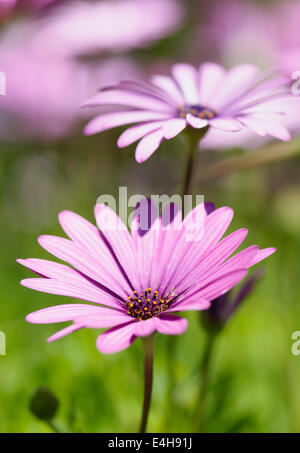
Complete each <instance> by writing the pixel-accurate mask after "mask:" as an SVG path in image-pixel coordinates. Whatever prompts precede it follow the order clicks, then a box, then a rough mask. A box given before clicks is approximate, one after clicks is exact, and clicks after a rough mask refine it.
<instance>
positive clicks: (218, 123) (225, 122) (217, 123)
mask: <svg viewBox="0 0 300 453" xmlns="http://www.w3.org/2000/svg"><path fill="white" fill-rule="evenodd" d="M209 125H210V126H212V127H214V128H216V129H220V130H221V131H229V132H238V131H240V130H241V129H242V127H243V126H242V124H241V123H240V122H239V121H236V120H233V119H230V118H214V119H212V120H209Z"/></svg>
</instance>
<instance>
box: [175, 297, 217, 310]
mask: <svg viewBox="0 0 300 453" xmlns="http://www.w3.org/2000/svg"><path fill="white" fill-rule="evenodd" d="M210 306H211V303H210V302H209V301H208V300H205V299H199V298H198V297H190V298H187V299H183V300H182V301H180V302H177V303H176V304H174V306H171V307H170V308H169V309H168V313H172V312H180V311H191V310H207V309H208V308H209V307H210Z"/></svg>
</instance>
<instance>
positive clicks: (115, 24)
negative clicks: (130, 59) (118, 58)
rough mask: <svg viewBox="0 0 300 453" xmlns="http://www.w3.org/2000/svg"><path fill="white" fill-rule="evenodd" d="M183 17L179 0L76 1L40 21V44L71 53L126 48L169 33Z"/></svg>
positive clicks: (148, 42) (58, 52) (62, 53)
mask: <svg viewBox="0 0 300 453" xmlns="http://www.w3.org/2000/svg"><path fill="white" fill-rule="evenodd" d="M182 17H183V9H182V7H181V6H180V4H179V2H177V1H176V0H104V1H101V2H89V1H85V2H83V1H72V2H69V3H68V4H67V3H66V4H64V5H62V6H61V7H59V8H56V9H53V14H48V15H47V16H45V17H44V18H43V19H41V20H40V21H39V22H38V23H37V35H38V40H36V47H37V48H39V49H41V51H43V50H44V49H47V52H54V53H56V54H60V55H68V56H70V55H82V54H92V53H99V52H103V51H124V50H128V49H131V48H137V47H141V46H144V45H146V44H150V43H152V42H153V41H155V40H157V39H159V38H162V37H163V36H165V35H168V34H169V33H171V32H172V31H174V30H175V29H176V27H177V26H178V25H179V24H180V22H181V19H182Z"/></svg>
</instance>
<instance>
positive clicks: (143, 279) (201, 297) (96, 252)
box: [18, 204, 275, 353]
mask: <svg viewBox="0 0 300 453" xmlns="http://www.w3.org/2000/svg"><path fill="white" fill-rule="evenodd" d="M145 208H146V209H144V211H145V212H146V210H148V208H149V205H148V204H147V206H145ZM173 211H174V210H173ZM197 215H200V217H197ZM95 216H96V219H97V224H98V226H99V228H100V231H99V230H98V229H97V228H96V227H95V226H94V225H92V224H91V223H89V222H88V221H86V220H85V219H83V218H82V217H80V216H79V215H77V214H75V213H73V212H69V211H64V212H62V213H61V214H60V215H59V220H60V223H61V226H62V227H63V229H64V231H65V232H66V233H67V235H68V236H69V238H70V239H65V238H60V237H56V236H41V237H39V243H40V244H41V245H42V247H44V248H45V249H46V250H47V251H48V252H50V253H52V254H53V255H55V256H56V257H58V258H59V259H61V260H63V261H66V262H67V263H69V264H70V265H71V266H72V267H69V266H66V265H64V264H59V263H56V262H52V261H47V260H40V259H20V260H18V262H19V263H21V264H23V265H24V266H26V267H28V268H29V269H31V270H33V271H34V272H36V273H37V274H38V275H39V277H38V278H30V279H26V280H23V281H22V282H21V283H22V285H24V286H26V287H28V288H32V289H35V290H38V291H43V292H46V293H52V294H60V295H63V296H70V297H74V298H78V299H83V300H86V301H88V302H93V303H94V304H82V303H81V304H74V303H72V304H63V305H58V306H54V307H50V308H45V309H42V310H39V311H36V312H34V313H31V314H30V315H28V316H27V321H29V322H32V323H37V324H49V323H59V322H66V321H71V322H72V324H71V325H69V326H67V327H65V328H63V329H62V330H60V331H59V332H57V333H55V334H54V335H52V336H51V337H50V338H49V339H48V341H53V340H56V339H58V338H61V337H63V336H65V335H67V334H69V333H71V332H74V331H76V330H79V329H82V328H84V327H90V328H98V329H102V328H108V330H107V331H106V332H104V333H102V334H101V335H100V336H99V337H98V340H97V347H98V349H99V350H100V351H101V352H102V353H113V352H117V351H120V350H122V349H124V348H127V347H128V346H129V345H130V344H131V343H132V342H133V341H134V340H135V339H136V338H137V337H146V336H149V335H151V334H152V333H153V332H155V331H158V332H160V333H162V334H166V335H180V334H183V333H184V331H185V330H186V328H187V320H186V319H184V318H182V317H179V316H177V315H176V313H178V312H183V311H186V310H204V309H207V308H209V307H210V301H211V300H213V299H215V298H217V297H219V296H220V295H222V294H223V293H224V292H226V291H228V290H230V289H231V288H232V287H233V286H235V285H236V284H237V283H238V282H239V281H240V280H241V279H242V278H243V277H244V276H245V275H246V274H247V269H248V268H249V267H250V266H253V265H254V264H256V263H257V262H259V261H261V260H263V259H264V258H266V257H267V256H269V255H270V254H272V253H273V252H274V250H275V249H273V248H269V249H264V250H259V248H258V247H257V246H251V247H248V248H246V249H245V250H243V251H242V252H240V253H238V254H236V255H235V256H233V257H232V258H229V257H230V255H231V254H232V253H233V252H234V251H235V250H236V248H237V247H238V246H239V245H240V244H241V243H242V241H243V240H244V239H245V237H246V235H247V230H246V229H240V230H238V231H235V232H234V233H232V234H230V235H228V236H227V237H225V238H224V239H221V238H222V236H223V234H224V233H225V231H226V229H227V228H228V226H229V224H230V222H231V219H232V216H233V211H232V210H231V209H230V208H228V207H223V208H220V209H217V210H215V211H214V212H211V213H210V214H209V210H208V208H207V206H205V205H204V204H201V205H198V206H197V207H196V208H195V209H194V210H193V211H191V212H190V213H189V214H188V215H187V216H186V217H185V218H184V220H182V221H181V213H180V212H172V213H171V216H170V217H171V220H170V221H169V223H166V221H165V216H164V213H163V215H162V217H158V216H153V217H152V222H151V224H150V222H149V227H145V226H141V222H140V220H141V213H139V215H135V216H134V218H133V220H132V223H131V232H129V231H128V229H127V227H126V226H125V225H124V224H123V223H122V221H121V220H120V218H119V217H118V216H117V215H116V214H115V213H114V211H112V210H111V209H110V208H109V207H107V206H105V205H97V206H96V207H95ZM195 218H202V219H203V222H204V223H203V225H201V227H197V228H198V229H197V228H196V230H195V231H194V233H193V234H194V235H193V240H187V238H188V237H189V235H187V233H188V232H190V231H191V230H192V228H191V227H193V228H195V225H194V223H195ZM112 226H113V228H112ZM175 226H176V228H175ZM203 226H204V230H203V228H202V227H203ZM203 231H204V233H203V234H202V232H203ZM228 258H229V259H228Z"/></svg>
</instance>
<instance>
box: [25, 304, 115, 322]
mask: <svg viewBox="0 0 300 453" xmlns="http://www.w3.org/2000/svg"><path fill="white" fill-rule="evenodd" d="M114 311H116V310H112V309H109V308H104V307H96V306H94V305H87V304H65V305H55V306H54V307H48V308H43V309H42V310H38V311H35V312H33V313H30V314H29V315H27V316H26V321H28V322H31V323H33V324H51V323H56V322H66V321H74V320H75V319H76V318H78V316H85V315H95V316H97V315H98V316H104V317H105V316H106V317H107V316H110V314H111V313H114ZM117 313H118V312H117ZM112 316H113V315H112Z"/></svg>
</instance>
